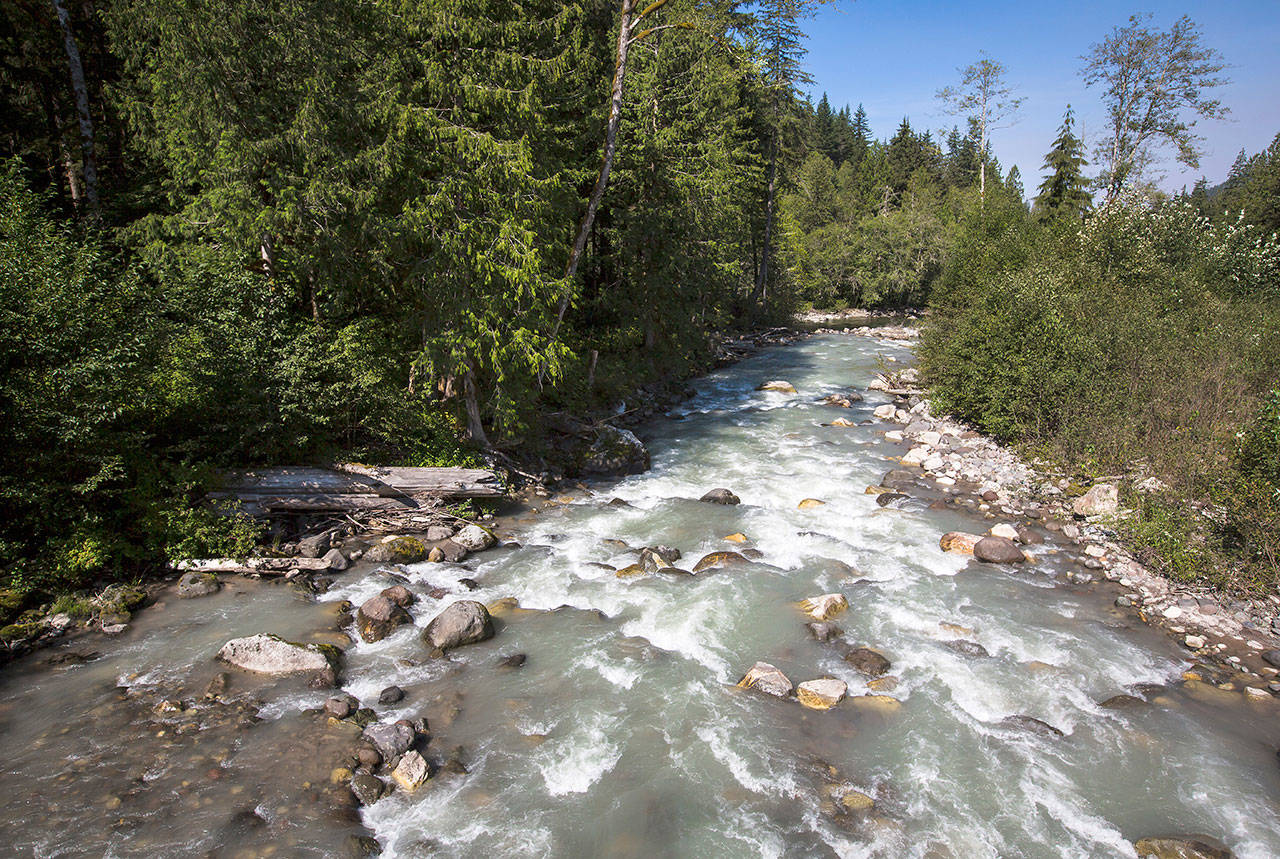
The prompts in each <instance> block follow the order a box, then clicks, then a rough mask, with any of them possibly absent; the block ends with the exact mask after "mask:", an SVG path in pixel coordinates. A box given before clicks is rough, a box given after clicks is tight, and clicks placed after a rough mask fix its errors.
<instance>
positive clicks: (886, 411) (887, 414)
mask: <svg viewBox="0 0 1280 859" xmlns="http://www.w3.org/2000/svg"><path fill="white" fill-rule="evenodd" d="M897 411H898V410H897V409H895V408H894V407H893V403H885V404H884V405H883V406H876V410H875V411H874V412H872V413H871V414H873V415H875V416H876V417H877V418H879V419H880V420H882V421H889V420H893V416H894V415H895V414H896V413H897Z"/></svg>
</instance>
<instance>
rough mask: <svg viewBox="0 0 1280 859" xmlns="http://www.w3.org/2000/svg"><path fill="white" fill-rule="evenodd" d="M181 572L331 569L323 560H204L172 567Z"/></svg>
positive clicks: (259, 571) (185, 562)
mask: <svg viewBox="0 0 1280 859" xmlns="http://www.w3.org/2000/svg"><path fill="white" fill-rule="evenodd" d="M172 566H173V568H174V569H175V570H179V571H181V572H188V571H192V570H194V571H196V572H201V573H240V574H244V573H266V574H277V575H279V574H283V573H287V572H289V571H290V570H311V571H324V570H329V569H331V567H330V566H329V563H328V562H327V561H325V560H324V559H323V558H246V559H244V560H242V561H241V560H236V559H235V558H205V559H201V560H193V561H178V562H177V563H175V564H173V565H172Z"/></svg>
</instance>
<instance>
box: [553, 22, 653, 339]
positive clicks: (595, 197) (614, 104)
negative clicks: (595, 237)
mask: <svg viewBox="0 0 1280 859" xmlns="http://www.w3.org/2000/svg"><path fill="white" fill-rule="evenodd" d="M652 8H654V7H652V6H651V7H650V9H652ZM647 11H649V10H646V12H647ZM634 12H635V0H622V18H621V23H620V25H619V27H618V50H617V57H616V60H615V63H614V70H613V89H612V91H611V92H610V95H609V122H608V125H607V126H606V127H605V133H604V157H603V159H602V161H601V164H600V173H599V175H597V176H596V184H595V187H594V188H592V189H591V197H590V199H589V200H588V201H587V211H586V214H585V215H583V217H582V224H581V225H579V227H578V235H577V237H576V238H575V239H574V241H573V248H572V249H571V250H570V251H569V263H568V265H567V266H565V272H564V276H565V280H566V281H567V282H566V283H565V290H564V294H563V295H562V296H561V297H560V304H559V306H558V307H557V308H556V324H555V328H554V329H553V330H552V332H551V338H552V339H553V340H554V339H555V338H556V336H557V335H558V334H559V333H560V326H561V324H562V323H563V322H564V314H565V311H566V310H568V309H569V299H570V297H571V296H572V294H573V278H574V276H575V275H576V274H577V273H578V263H579V262H580V261H581V259H582V252H583V251H584V250H585V249H586V247H587V238H588V236H590V234H591V225H592V224H593V223H595V219H596V212H597V211H598V210H599V208H600V201H601V200H603V199H604V192H605V188H606V187H608V185H609V172H610V171H611V170H612V169H613V156H614V153H615V152H616V151H617V148H618V126H619V125H621V124H622V97H623V84H624V82H625V79H626V75H627V55H628V54H629V53H630V51H631V41H632V39H631V29H632V27H633V25H634V22H633V21H632V15H633V13H634Z"/></svg>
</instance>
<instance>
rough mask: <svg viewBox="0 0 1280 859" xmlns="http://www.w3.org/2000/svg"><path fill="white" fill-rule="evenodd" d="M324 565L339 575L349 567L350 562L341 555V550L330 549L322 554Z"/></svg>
mask: <svg viewBox="0 0 1280 859" xmlns="http://www.w3.org/2000/svg"><path fill="white" fill-rule="evenodd" d="M323 560H324V563H325V566H327V567H328V568H329V569H330V570H332V571H334V572H335V573H340V572H342V571H343V570H345V569H347V568H348V567H350V566H351V561H350V560H349V559H348V558H347V556H346V555H344V554H342V550H341V549H330V550H329V551H327V552H325V553H324V558H323Z"/></svg>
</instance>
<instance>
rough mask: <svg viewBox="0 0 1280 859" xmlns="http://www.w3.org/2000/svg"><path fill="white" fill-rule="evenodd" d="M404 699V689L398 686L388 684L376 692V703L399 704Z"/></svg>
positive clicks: (385, 705) (385, 704) (383, 704)
mask: <svg viewBox="0 0 1280 859" xmlns="http://www.w3.org/2000/svg"><path fill="white" fill-rule="evenodd" d="M403 700H404V690H403V689H401V688H400V687H399V686H388V687H387V688H386V689H383V690H382V691H381V692H379V693H378V703H379V704H381V705H382V706H384V707H389V706H391V705H392V704H399V703H400V702H401V701H403Z"/></svg>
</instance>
